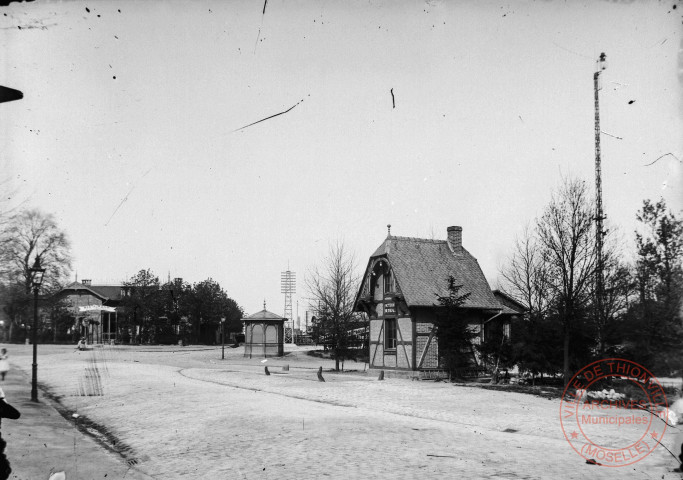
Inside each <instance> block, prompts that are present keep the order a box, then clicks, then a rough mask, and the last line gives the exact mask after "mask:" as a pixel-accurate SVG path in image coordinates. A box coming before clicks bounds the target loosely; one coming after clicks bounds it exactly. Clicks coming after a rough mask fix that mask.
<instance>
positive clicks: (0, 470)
mask: <svg viewBox="0 0 683 480" xmlns="http://www.w3.org/2000/svg"><path fill="white" fill-rule="evenodd" d="M3 350H4V349H3ZM20 416H21V413H19V410H17V409H16V408H14V407H13V406H12V405H10V404H9V403H7V402H6V401H5V392H3V391H2V388H0V422H2V419H3V418H9V419H11V420H16V419H17V418H19V417H20ZM0 427H2V423H0ZM5 447H7V442H6V441H5V439H4V438H2V430H1V429H0V480H7V479H8V478H9V476H10V474H11V473H12V469H11V468H10V465H9V460H7V456H6V455H5Z"/></svg>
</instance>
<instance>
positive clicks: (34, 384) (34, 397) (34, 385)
mask: <svg viewBox="0 0 683 480" xmlns="http://www.w3.org/2000/svg"><path fill="white" fill-rule="evenodd" d="M31 336H32V337H33V368H32V378H31V401H32V402H37V401H38V287H34V288H33V333H32V335H31Z"/></svg>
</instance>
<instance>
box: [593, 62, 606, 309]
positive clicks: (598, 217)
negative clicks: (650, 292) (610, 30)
mask: <svg viewBox="0 0 683 480" xmlns="http://www.w3.org/2000/svg"><path fill="white" fill-rule="evenodd" d="M601 60H604V54H602V56H601ZM600 73H601V66H600V65H599V66H598V70H597V72H595V73H594V74H593V90H594V100H595V246H596V269H595V290H596V292H595V293H596V295H595V300H596V314H597V316H598V322H602V319H603V296H604V290H605V278H604V268H605V266H604V259H603V255H602V250H603V234H604V232H603V224H602V221H603V219H604V216H603V210H602V175H601V173H602V172H601V170H602V169H601V164H600V162H601V160H600V100H599V96H598V91H599V90H600Z"/></svg>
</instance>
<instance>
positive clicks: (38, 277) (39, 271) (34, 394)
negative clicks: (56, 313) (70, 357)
mask: <svg viewBox="0 0 683 480" xmlns="http://www.w3.org/2000/svg"><path fill="white" fill-rule="evenodd" d="M29 271H30V272H31V276H32V279H31V283H32V285H33V332H32V333H31V337H32V339H33V369H32V378H31V401H32V402H37V401H38V290H40V285H41V284H42V283H43V275H44V274H45V269H44V268H41V266H40V257H36V261H35V263H34V264H33V266H32V267H31V268H30V269H29Z"/></svg>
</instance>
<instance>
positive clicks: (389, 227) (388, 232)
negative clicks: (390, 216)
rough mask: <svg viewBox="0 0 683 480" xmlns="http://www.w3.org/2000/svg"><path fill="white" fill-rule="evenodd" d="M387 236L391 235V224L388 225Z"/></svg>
mask: <svg viewBox="0 0 683 480" xmlns="http://www.w3.org/2000/svg"><path fill="white" fill-rule="evenodd" d="M387 236H388V237H391V224H388V225H387Z"/></svg>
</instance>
